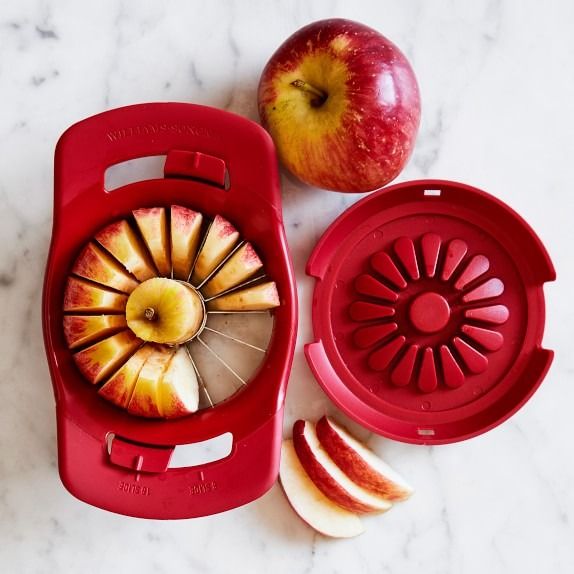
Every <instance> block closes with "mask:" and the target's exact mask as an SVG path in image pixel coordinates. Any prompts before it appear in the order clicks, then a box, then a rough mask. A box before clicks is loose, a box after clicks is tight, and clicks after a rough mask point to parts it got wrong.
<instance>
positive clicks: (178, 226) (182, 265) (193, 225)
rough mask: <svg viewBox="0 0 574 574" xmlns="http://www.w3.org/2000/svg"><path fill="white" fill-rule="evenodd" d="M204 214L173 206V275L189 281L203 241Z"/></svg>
mask: <svg viewBox="0 0 574 574" xmlns="http://www.w3.org/2000/svg"><path fill="white" fill-rule="evenodd" d="M202 222H203V215H202V214H201V213H199V212H197V211H193V210H191V209H188V208H187V207H182V206H181V205H172V206H171V217H170V230H171V264H172V267H173V276H174V277H175V278H176V279H182V280H183V281H187V280H188V279H189V276H190V274H191V267H192V265H193V263H194V261H195V256H196V255H197V249H198V248H199V243H200V241H201V224H202Z"/></svg>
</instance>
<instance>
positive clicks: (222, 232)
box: [191, 215, 239, 285]
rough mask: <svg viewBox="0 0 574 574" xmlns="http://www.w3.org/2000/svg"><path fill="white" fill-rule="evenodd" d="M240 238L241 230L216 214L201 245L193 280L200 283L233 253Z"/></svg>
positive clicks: (196, 283)
mask: <svg viewBox="0 0 574 574" xmlns="http://www.w3.org/2000/svg"><path fill="white" fill-rule="evenodd" d="M238 239H239V232H238V231H237V229H235V227H233V225H232V224H231V223H229V221H227V219H225V218H224V217H221V215H216V216H215V218H214V220H213V222H212V224H211V226H210V228H209V231H208V232H207V236H206V237H205V241H204V243H203V245H202V247H201V250H200V252H199V255H198V256H197V261H196V262H195V267H194V268H193V274H192V276H191V282H192V283H193V284H194V285H199V284H200V283H201V282H202V281H204V280H205V279H206V278H207V277H209V275H210V274H211V273H212V272H213V271H214V270H215V269H216V268H217V266H218V265H219V264H220V263H221V262H222V261H223V260H224V259H225V258H226V257H227V256H228V255H229V254H230V253H231V250H232V249H233V247H234V245H235V244H236V243H237V240H238Z"/></svg>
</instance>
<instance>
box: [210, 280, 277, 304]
mask: <svg viewBox="0 0 574 574" xmlns="http://www.w3.org/2000/svg"><path fill="white" fill-rule="evenodd" d="M279 305H280V302H279V294H278V293H277V286H276V285H275V283H274V282H273V281H268V282H267V283H262V284H261V285H256V286H254V287H246V288H245V289H239V290H237V291H232V292H231V293H227V294H226V295H221V297H217V298H215V299H212V300H211V301H208V302H207V308H208V310H210V311H265V310H268V309H272V308H274V307H278V306H279Z"/></svg>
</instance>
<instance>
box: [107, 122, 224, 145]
mask: <svg viewBox="0 0 574 574" xmlns="http://www.w3.org/2000/svg"><path fill="white" fill-rule="evenodd" d="M162 133H175V134H186V135H191V136H196V137H204V138H212V139H221V136H220V135H219V134H218V133H217V132H216V131H214V130H212V129H210V128H206V127H200V126H194V125H192V124H141V125H137V126H128V127H126V128H120V129H119V130H111V131H109V132H107V133H106V137H107V138H108V140H109V141H110V142H118V141H121V140H124V139H126V138H131V137H138V136H153V135H158V134H162Z"/></svg>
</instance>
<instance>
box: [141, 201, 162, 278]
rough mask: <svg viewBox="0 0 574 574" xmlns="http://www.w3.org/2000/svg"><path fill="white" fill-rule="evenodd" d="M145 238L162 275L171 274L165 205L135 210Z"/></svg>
mask: <svg viewBox="0 0 574 574" xmlns="http://www.w3.org/2000/svg"><path fill="white" fill-rule="evenodd" d="M132 213H133V215H134V218H135V220H136V223H137V226H138V228H139V230H140V233H141V234H142V237H143V240H144V242H145V244H146V246H147V248H148V250H149V252H150V254H151V256H152V259H153V262H154V263H155V266H156V267H157V270H158V271H159V273H160V275H163V276H165V277H170V276H171V256H170V246H169V233H168V229H167V216H166V213H165V208H163V207H146V208H142V209H136V210H134V211H133V212H132Z"/></svg>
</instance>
